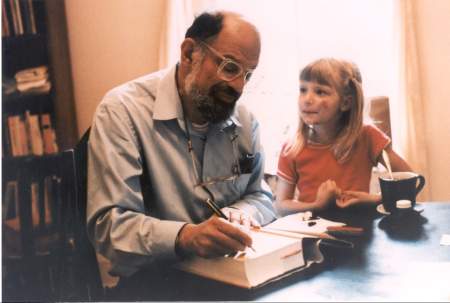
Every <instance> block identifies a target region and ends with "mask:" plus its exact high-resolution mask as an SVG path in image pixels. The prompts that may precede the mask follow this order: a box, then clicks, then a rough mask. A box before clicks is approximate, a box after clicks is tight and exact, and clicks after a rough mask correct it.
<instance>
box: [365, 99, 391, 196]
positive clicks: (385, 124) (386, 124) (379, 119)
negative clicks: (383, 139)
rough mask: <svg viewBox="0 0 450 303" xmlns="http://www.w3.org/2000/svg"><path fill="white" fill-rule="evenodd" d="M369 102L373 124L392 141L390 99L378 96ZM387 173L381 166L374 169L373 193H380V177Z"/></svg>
mask: <svg viewBox="0 0 450 303" xmlns="http://www.w3.org/2000/svg"><path fill="white" fill-rule="evenodd" d="M367 101H368V102H366V104H367V106H368V113H369V117H370V119H371V120H372V123H373V124H375V126H377V127H378V128H379V129H380V130H381V131H383V132H384V133H385V134H386V135H387V136H388V137H390V138H391V141H392V135H391V118H390V111H389V98H388V97H386V96H377V97H371V98H368V100H367ZM385 171H386V169H385V168H384V167H383V166H382V165H381V164H379V165H378V166H377V167H374V168H373V170H372V177H371V179H370V192H371V193H379V192H380V184H379V182H378V177H379V176H380V175H381V174H383V173H384V172H385Z"/></svg>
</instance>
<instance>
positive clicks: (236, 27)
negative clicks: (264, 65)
mask: <svg viewBox="0 0 450 303" xmlns="http://www.w3.org/2000/svg"><path fill="white" fill-rule="evenodd" d="M231 18H232V19H233V20H232V21H230V20H228V21H227V20H226V19H225V20H224V24H223V28H222V30H221V31H220V33H219V35H218V36H217V38H216V39H215V40H214V41H213V42H212V43H211V44H212V45H213V46H214V47H215V48H216V49H217V50H219V51H220V52H221V53H222V54H223V55H225V56H226V57H229V58H232V59H234V60H236V61H240V62H241V63H244V64H246V65H248V66H249V67H254V66H256V65H257V64H258V60H259V53H260V49H261V45H260V39H259V33H258V32H257V31H256V29H255V28H254V26H253V25H252V24H250V23H248V22H246V21H244V20H242V19H235V18H234V17H231ZM231 18H230V19H231Z"/></svg>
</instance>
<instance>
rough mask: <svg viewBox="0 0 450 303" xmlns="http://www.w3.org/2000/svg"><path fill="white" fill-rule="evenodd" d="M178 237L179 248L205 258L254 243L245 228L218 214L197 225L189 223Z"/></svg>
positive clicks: (235, 250)
mask: <svg viewBox="0 0 450 303" xmlns="http://www.w3.org/2000/svg"><path fill="white" fill-rule="evenodd" d="M247 230H248V229H247ZM178 239H179V242H178V249H179V250H181V252H182V253H183V254H187V255H188V254H195V255H198V256H200V257H205V258H210V257H217V256H224V255H226V254H230V253H235V252H237V251H242V250H245V248H246V247H249V246H251V245H252V238H251V237H250V235H249V234H248V232H247V231H246V229H245V228H243V227H241V226H240V225H237V224H233V223H231V222H229V221H227V220H225V219H222V218H218V217H217V216H212V217H211V218H209V219H208V220H206V221H204V222H202V223H200V224H197V225H195V224H187V225H186V226H185V227H184V228H183V229H182V230H181V231H180V234H179V237H178Z"/></svg>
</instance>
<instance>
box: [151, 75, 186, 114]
mask: <svg viewBox="0 0 450 303" xmlns="http://www.w3.org/2000/svg"><path fill="white" fill-rule="evenodd" d="M175 77H176V66H173V67H172V68H170V69H169V70H168V71H167V72H166V73H165V75H164V76H163V77H162V78H161V80H160V81H159V84H158V89H157V94H156V99H155V107H154V110H153V119H154V120H172V119H179V120H183V110H182V108H181V100H180V96H179V94H178V90H177V85H176V79H175Z"/></svg>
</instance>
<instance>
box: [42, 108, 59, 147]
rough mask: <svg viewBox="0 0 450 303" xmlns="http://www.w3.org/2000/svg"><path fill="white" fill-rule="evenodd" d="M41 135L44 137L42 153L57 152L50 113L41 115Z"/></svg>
mask: <svg viewBox="0 0 450 303" xmlns="http://www.w3.org/2000/svg"><path fill="white" fill-rule="evenodd" d="M41 125H42V136H43V139H44V154H54V153H57V152H58V145H57V143H56V135H55V130H54V129H53V128H52V124H51V120H50V114H42V115H41Z"/></svg>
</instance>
